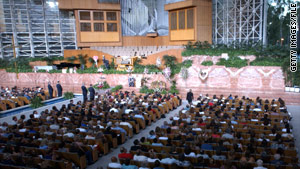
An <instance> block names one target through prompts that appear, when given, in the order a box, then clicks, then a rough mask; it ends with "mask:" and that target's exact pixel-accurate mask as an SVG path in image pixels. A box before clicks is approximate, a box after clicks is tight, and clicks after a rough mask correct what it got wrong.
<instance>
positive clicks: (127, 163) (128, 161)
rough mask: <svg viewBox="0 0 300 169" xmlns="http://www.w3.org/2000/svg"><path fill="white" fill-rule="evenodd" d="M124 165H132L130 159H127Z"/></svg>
mask: <svg viewBox="0 0 300 169" xmlns="http://www.w3.org/2000/svg"><path fill="white" fill-rule="evenodd" d="M124 164H125V165H127V166H128V165H130V159H129V158H126V159H125V162H124Z"/></svg>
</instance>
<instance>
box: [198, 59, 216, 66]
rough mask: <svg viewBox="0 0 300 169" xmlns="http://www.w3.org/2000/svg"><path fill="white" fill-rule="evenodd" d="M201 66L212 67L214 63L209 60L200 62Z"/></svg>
mask: <svg viewBox="0 0 300 169" xmlns="http://www.w3.org/2000/svg"><path fill="white" fill-rule="evenodd" d="M201 65H203V66H212V65H214V63H213V62H212V61H210V60H209V61H204V62H202V63H201Z"/></svg>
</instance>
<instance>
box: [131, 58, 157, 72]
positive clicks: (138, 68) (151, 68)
mask: <svg viewBox="0 0 300 169" xmlns="http://www.w3.org/2000/svg"><path fill="white" fill-rule="evenodd" d="M141 62H142V61H141V59H137V60H136V61H135V62H134V70H133V72H132V73H144V70H145V68H147V69H148V73H158V72H161V70H159V69H158V68H157V67H156V65H141V64H140V63H141Z"/></svg>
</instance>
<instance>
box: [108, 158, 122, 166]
mask: <svg viewBox="0 0 300 169" xmlns="http://www.w3.org/2000/svg"><path fill="white" fill-rule="evenodd" d="M108 167H109V168H122V165H121V164H120V163H118V159H117V157H115V156H112V157H111V162H110V163H109V164H108Z"/></svg>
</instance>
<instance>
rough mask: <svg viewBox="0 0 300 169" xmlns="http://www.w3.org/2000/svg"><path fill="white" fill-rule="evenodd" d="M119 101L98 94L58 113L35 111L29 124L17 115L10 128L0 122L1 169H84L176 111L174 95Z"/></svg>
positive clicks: (115, 95) (110, 96)
mask: <svg viewBox="0 0 300 169" xmlns="http://www.w3.org/2000/svg"><path fill="white" fill-rule="evenodd" d="M119 96H120V94H111V95H105V96H104V95H103V96H101V95H99V96H98V98H97V99H96V100H94V101H93V102H86V103H81V102H77V103H76V104H74V103H73V100H71V101H70V103H69V104H68V105H63V106H62V107H61V109H57V108H56V107H55V106H53V108H52V109H51V110H48V109H46V110H45V111H43V112H42V113H41V114H39V113H37V112H36V111H34V112H33V114H30V115H29V119H26V117H25V115H21V117H20V119H18V118H17V117H13V118H12V119H13V122H12V123H10V124H8V123H6V122H3V123H2V124H0V146H1V148H0V165H1V168H20V167H29V168H72V167H79V168H86V166H87V165H88V164H92V163H94V162H95V161H97V160H98V158H99V156H102V155H105V154H107V153H109V152H110V149H111V148H116V147H117V146H118V145H120V144H123V143H124V142H125V141H126V139H127V138H128V137H132V136H133V133H138V132H139V131H140V130H141V129H144V128H145V127H146V125H151V123H152V122H153V121H155V120H156V119H157V118H161V117H163V116H164V114H165V113H168V112H169V111H170V110H173V109H174V108H176V107H177V106H179V97H178V96H173V95H164V96H161V95H159V96H156V95H145V96H132V95H127V96H126V97H124V98H123V99H121V98H120V97H119ZM157 97H159V99H157ZM154 100H160V101H154ZM129 103H130V104H129ZM20 159H22V160H20ZM32 159H33V160H32Z"/></svg>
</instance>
